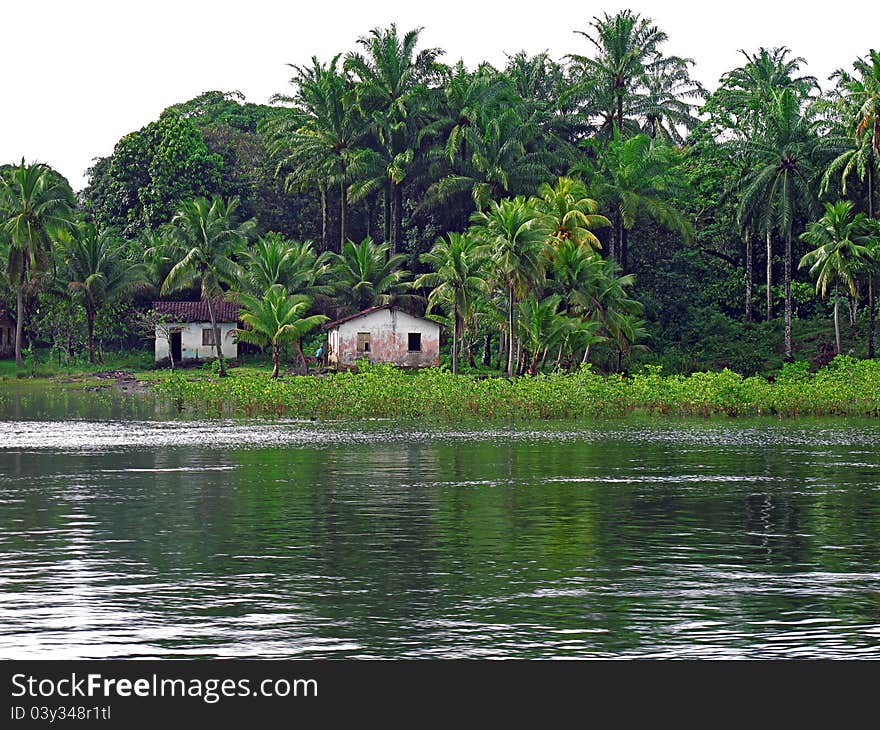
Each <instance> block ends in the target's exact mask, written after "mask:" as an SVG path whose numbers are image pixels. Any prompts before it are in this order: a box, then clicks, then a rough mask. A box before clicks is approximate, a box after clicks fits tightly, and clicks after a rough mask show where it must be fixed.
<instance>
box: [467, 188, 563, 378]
mask: <svg viewBox="0 0 880 730" xmlns="http://www.w3.org/2000/svg"><path fill="white" fill-rule="evenodd" d="M472 220H473V222H474V223H475V224H476V226H477V228H476V231H475V232H476V233H477V235H478V236H479V237H480V238H481V239H482V240H483V241H484V243H485V244H486V245H487V246H488V248H489V250H490V251H491V252H492V259H491V263H490V270H491V272H492V275H493V278H494V279H495V280H496V281H497V282H498V284H500V285H501V287H502V288H503V289H504V291H505V293H506V295H507V367H506V373H507V376H508V377H511V376H512V375H513V372H514V362H513V359H514V358H513V352H514V347H513V340H514V335H515V331H514V322H515V311H514V309H515V305H516V303H517V302H518V301H520V300H521V299H522V298H523V297H524V296H525V295H526V293H527V292H528V291H529V290H530V289H531V288H532V287H534V286H535V285H536V284H538V283H539V282H540V281H541V280H542V279H543V278H544V258H543V252H544V249H545V246H546V242H547V237H548V234H549V229H548V227H547V224H546V221H545V219H544V217H543V216H542V215H541V213H539V212H538V211H537V210H536V209H535V207H534V206H533V205H531V204H530V203H529V201H527V200H526V198H525V197H524V196H521V195H520V196H517V197H516V198H505V199H503V200H500V201H498V202H491V203H490V204H489V207H488V208H487V209H486V210H485V211H478V212H476V213H474V215H473V217H472Z"/></svg>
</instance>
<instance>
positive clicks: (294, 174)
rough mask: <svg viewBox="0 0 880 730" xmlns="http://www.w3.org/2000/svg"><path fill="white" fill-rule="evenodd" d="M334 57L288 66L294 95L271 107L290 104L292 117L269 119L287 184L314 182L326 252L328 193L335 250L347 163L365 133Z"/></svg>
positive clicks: (342, 228) (342, 223)
mask: <svg viewBox="0 0 880 730" xmlns="http://www.w3.org/2000/svg"><path fill="white" fill-rule="evenodd" d="M339 58H340V57H339V56H338V55H337V56H335V57H334V58H333V59H332V60H331V61H330V63H329V64H327V65H326V66H325V65H324V64H322V63H321V62H320V61H319V60H318V59H317V58H314V57H313V58H312V65H311V66H292V68H293V69H294V70H295V71H296V75H295V76H294V77H293V79H291V83H292V84H293V85H294V86H295V87H296V92H295V94H294V95H293V96H286V95H283V94H276V95H275V96H273V97H272V101H273V102H280V103H285V104H289V105H291V113H290V114H285V115H279V116H276V117H272V118H270V120H269V122H268V125H267V132H268V136H269V141H270V149H271V150H272V151H273V152H274V153H275V154H276V155H277V156H279V157H280V161H279V162H278V170H279V171H280V170H287V177H286V179H285V180H286V185H287V187H288V188H290V189H305V188H307V187H309V186H310V185H312V184H315V183H318V184H319V188H320V190H321V203H322V236H323V239H322V247H323V248H324V249H326V248H327V240H326V237H327V191H328V188H329V187H331V186H335V187H337V188H338V190H339V250H340V251H341V250H342V244H343V243H344V242H345V241H346V225H347V224H346V219H347V213H348V200H347V192H346V191H347V187H348V184H349V182H350V171H349V168H350V166H351V162H352V158H353V156H354V155H355V153H356V150H357V148H358V146H359V145H360V143H361V142H362V140H363V139H364V137H365V136H366V134H367V131H368V125H367V121H366V120H365V119H364V117H363V115H362V113H361V110H360V108H359V107H358V106H357V104H356V103H355V94H354V85H353V83H352V81H351V79H350V78H349V77H348V76H347V75H346V74H345V73H343V72H342V70H341V69H340V68H339V65H340V64H339Z"/></svg>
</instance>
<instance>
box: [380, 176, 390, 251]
mask: <svg viewBox="0 0 880 730" xmlns="http://www.w3.org/2000/svg"><path fill="white" fill-rule="evenodd" d="M384 194H385V219H384V220H383V221H382V225H383V228H384V231H385V233H384V235H385V237H384V239H383V243H384V242H385V241H390V240H391V188H389V187H386V188H385V193H384Z"/></svg>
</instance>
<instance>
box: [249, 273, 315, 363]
mask: <svg viewBox="0 0 880 730" xmlns="http://www.w3.org/2000/svg"><path fill="white" fill-rule="evenodd" d="M241 303H242V305H243V307H244V309H243V311H242V313H241V321H242V322H244V324H245V325H246V328H244V329H241V328H240V329H237V330H236V336H237V338H238V340H239V341H240V342H249V343H251V344H253V345H258V346H260V347H266V346H267V345H271V346H272V376H271V377H273V378H277V377H278V370H279V367H280V365H281V348H282V347H283V345H284V343H285V342H291V343H293V346H294V349H295V352H296V355H297V360H298V362H299V366H300V372H301V373H305V372H306V361H305V358H304V357H303V354H302V350H301V349H300V348H299V339H300V338H301V337H302V336H303V335H305V334H306V333H308V332H310V331H311V330H313V329H314V328H315V327H317V326H318V325H319V324H321V323H322V322H326V321H327V319H328V317H326V316H325V315H323V314H313V315H311V316H310V317H304V316H303V315H304V314H305V312H306V311H307V310H308V308H309V306H310V305H311V303H312V300H311V299H309V298H308V297H307V296H302V295H291V294H288V293H287V290H286V289H285V288H284V287H283V286H282V285H281V284H273V285H272V286H270V287H269V288H268V289H267V290H266V292H265V293H264V294H263V296H262V297H257V296H254V295H253V294H242V295H241Z"/></svg>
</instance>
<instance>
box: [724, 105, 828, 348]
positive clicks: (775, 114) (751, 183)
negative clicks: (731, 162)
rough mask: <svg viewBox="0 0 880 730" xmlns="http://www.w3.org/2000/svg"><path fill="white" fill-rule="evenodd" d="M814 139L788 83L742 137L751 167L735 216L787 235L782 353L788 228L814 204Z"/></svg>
mask: <svg viewBox="0 0 880 730" xmlns="http://www.w3.org/2000/svg"><path fill="white" fill-rule="evenodd" d="M815 144H816V136H815V133H814V127H813V123H812V119H811V116H810V112H809V109H808V108H807V109H805V108H804V106H803V100H802V98H800V97H799V96H798V95H797V94H796V93H795V92H794V91H793V90H792V89H789V88H787V89H783V91H782V92H781V93H778V94H777V93H774V94H773V97H772V103H771V104H770V106H769V107H768V109H767V118H766V121H765V124H764V131H763V133H762V134H761V135H760V136H759V137H756V138H754V139H751V140H747V141H744V142H742V143H741V148H742V150H743V151H744V154H745V157H746V158H747V159H748V160H749V161H750V164H751V169H750V170H749V172H748V173H747V174H746V175H745V176H744V177H743V179H742V181H741V182H740V188H739V189H740V202H739V210H738V218H739V220H741V221H742V220H744V219H746V218H751V219H755V218H757V219H759V220H761V222H762V228H763V230H765V231H768V232H769V231H773V230H775V231H777V232H779V233H780V234H781V235H783V236H784V237H785V274H784V275H785V279H784V281H785V335H784V347H785V356H786V358H791V312H792V308H791V276H792V271H791V270H792V248H791V240H792V231H793V228H794V225H795V222H796V220H797V218H798V216H806V215H809V214H810V213H811V212H812V210H813V209H814V207H815V195H814V190H813V186H814V182H816V178H817V176H816V170H815V167H814V162H813V150H814V148H815Z"/></svg>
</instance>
